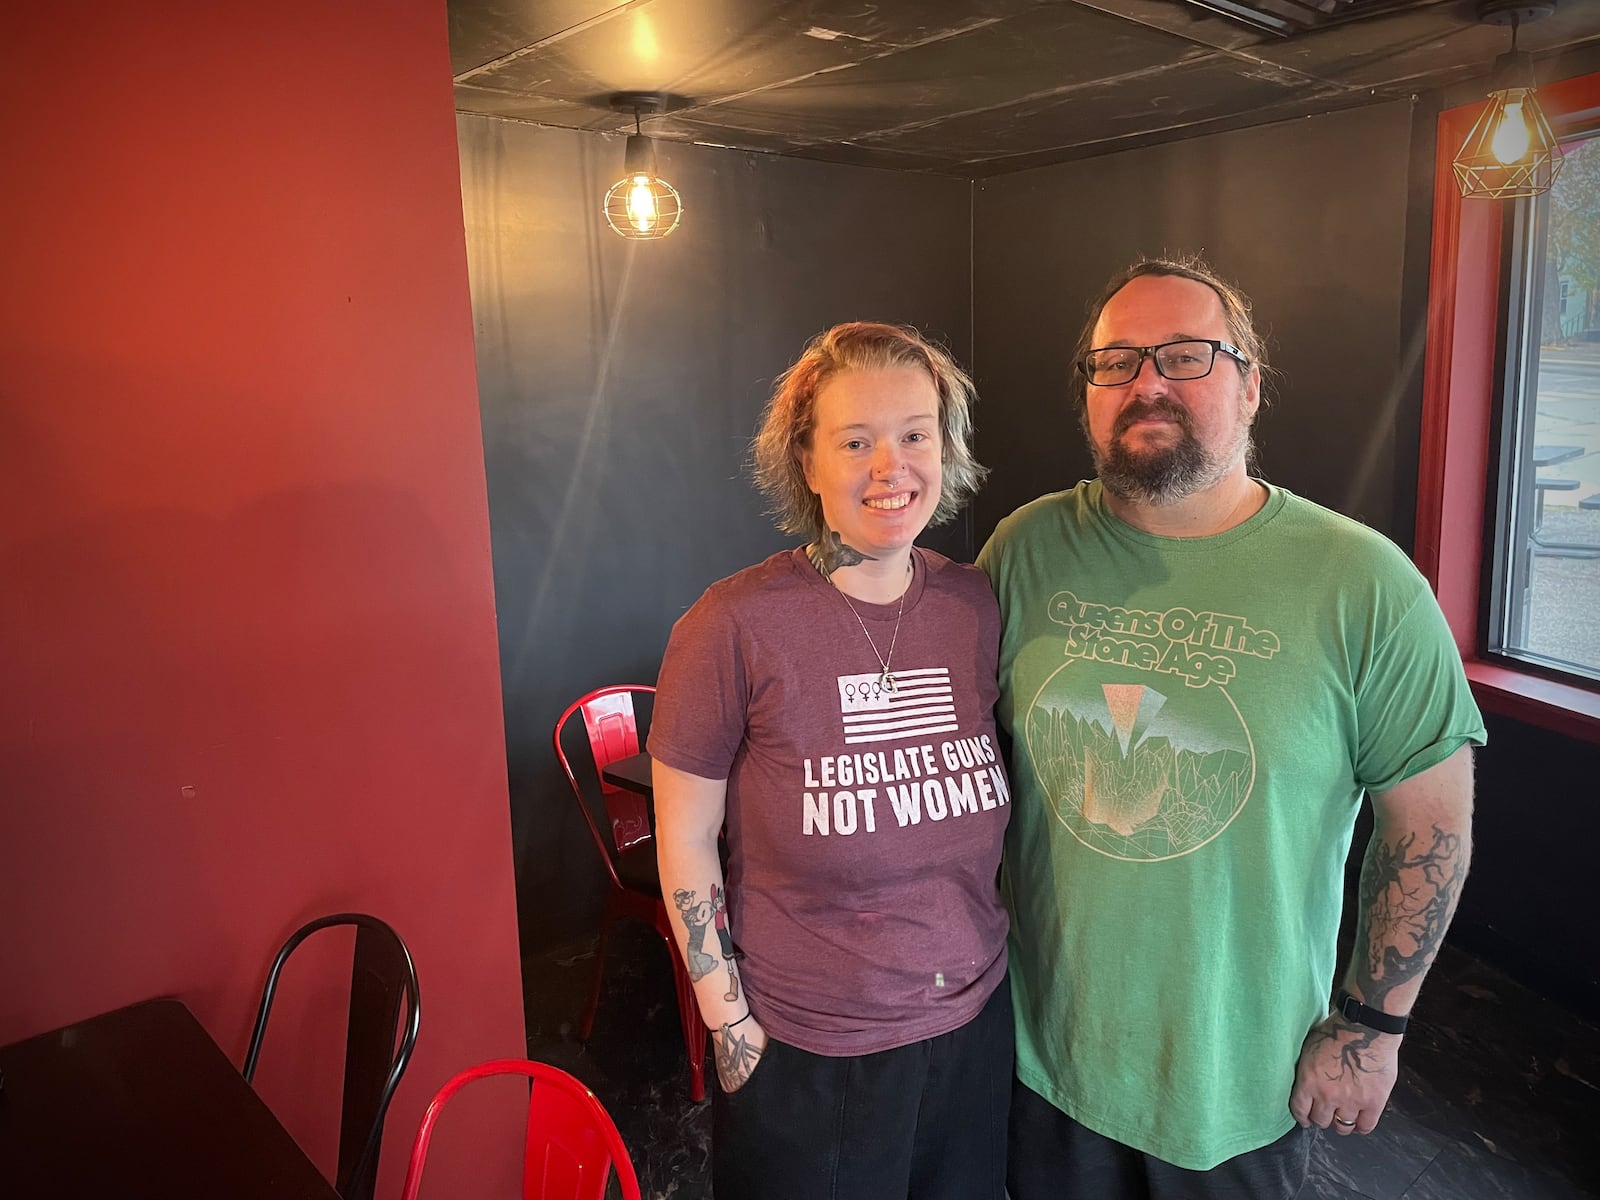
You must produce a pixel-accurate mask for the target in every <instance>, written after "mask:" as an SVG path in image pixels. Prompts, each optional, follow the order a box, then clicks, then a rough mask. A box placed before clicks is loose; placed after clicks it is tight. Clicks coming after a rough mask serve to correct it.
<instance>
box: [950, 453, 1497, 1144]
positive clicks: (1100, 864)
mask: <svg viewBox="0 0 1600 1200" xmlns="http://www.w3.org/2000/svg"><path fill="white" fill-rule="evenodd" d="M1268 490H1269V493H1270V495H1269V498H1268V500H1267V503H1266V505H1265V507H1264V508H1263V509H1262V510H1261V511H1260V512H1259V513H1257V514H1256V515H1255V516H1254V517H1252V518H1250V519H1249V520H1248V521H1246V522H1245V523H1244V524H1242V525H1239V526H1237V527H1235V528H1233V529H1230V530H1228V531H1227V532H1225V533H1221V534H1217V535H1216V536H1214V537H1204V538H1165V537H1155V536H1152V535H1150V534H1146V533H1143V532H1140V531H1139V530H1137V529H1134V528H1133V527H1131V526H1129V525H1127V524H1126V523H1125V522H1123V521H1121V520H1119V519H1118V518H1117V517H1115V516H1114V515H1112V513H1111V512H1110V510H1109V509H1108V508H1107V507H1106V505H1105V503H1104V499H1103V496H1102V493H1101V489H1100V484H1099V482H1098V481H1094V482H1091V483H1081V484H1079V485H1078V486H1077V487H1076V488H1075V489H1073V490H1072V491H1069V492H1061V493H1057V494H1055V495H1051V496H1045V497H1042V498H1041V499H1039V500H1036V501H1034V502H1033V503H1031V504H1028V505H1024V506H1023V507H1022V508H1020V509H1018V510H1017V511H1016V512H1015V513H1013V514H1012V515H1011V516H1009V517H1007V518H1006V519H1005V520H1004V521H1002V522H1001V523H1000V525H999V527H998V528H997V529H996V530H995V533H994V536H993V537H992V538H991V539H990V540H989V544H988V545H987V546H985V547H984V549H983V552H982V554H980V555H979V557H978V565H979V566H980V567H982V568H983V569H984V570H985V571H986V572H988V574H989V578H990V580H991V582H992V583H993V584H994V588H995V592H996V593H997V594H998V596H999V598H1000V607H1001V611H1002V613H1003V615H1004V618H1005V632H1004V635H1003V639H1002V642H1001V649H1000V709H999V723H1000V726H1001V728H1002V729H1003V730H1004V732H1005V733H1006V734H1008V735H1009V736H1010V739H1011V743H1012V789H1013V804H1014V807H1013V810H1012V817H1011V827H1010V830H1009V832H1008V834H1007V836H1006V851H1005V866H1004V873H1003V874H1004V877H1003V891H1004V893H1005V897H1006V902H1007V904H1008V906H1009V908H1010V910H1011V921H1012V933H1011V937H1012V944H1011V977H1012V984H1013V989H1014V996H1015V1001H1016V1013H1017V1075H1018V1077H1019V1078H1020V1079H1021V1080H1022V1082H1023V1083H1024V1084H1026V1085H1027V1086H1028V1087H1030V1088H1032V1089H1033V1090H1034V1091H1035V1092H1037V1093H1039V1094H1040V1095H1041V1096H1043V1097H1045V1098H1046V1099H1047V1100H1049V1101H1050V1102H1051V1103H1052V1104H1054V1105H1055V1106H1056V1107H1057V1108H1060V1109H1061V1110H1062V1111H1064V1112H1066V1113H1067V1114H1068V1115H1070V1116H1071V1117H1073V1118H1074V1119H1075V1120H1077V1121H1079V1122H1081V1123H1082V1124H1084V1125H1086V1126H1088V1127H1089V1128H1090V1129H1093V1130H1095V1131H1096V1132H1098V1133H1100V1134H1102V1135H1104V1136H1106V1137H1110V1138H1113V1139H1115V1140H1117V1141H1119V1142H1122V1143H1124V1144H1127V1145H1130V1146H1133V1147H1135V1148H1137V1149H1139V1150H1142V1151H1144V1152H1146V1153H1148V1154H1152V1155H1154V1156H1156V1157H1157V1158H1160V1159H1163V1160H1165V1161H1167V1162H1170V1163H1174V1164H1176V1165H1178V1166H1181V1167H1185V1168H1188V1169H1191V1170H1207V1169H1209V1168H1211V1167H1213V1166H1215V1165H1216V1164H1217V1163H1219V1162H1222V1161H1223V1160H1225V1159H1228V1158H1231V1157H1233V1156H1234V1155H1236V1154H1241V1153H1243V1152H1245V1151H1248V1150H1253V1149H1256V1148H1258V1147H1260V1146H1264V1145H1266V1144H1267V1143H1269V1142H1271V1141H1273V1140H1275V1139H1276V1138H1278V1137H1280V1136H1282V1135H1283V1134H1284V1133H1285V1132H1287V1131H1288V1129H1289V1128H1290V1126H1291V1125H1292V1124H1293V1118H1292V1117H1291V1116H1290V1114H1289V1092H1290V1090H1291V1088H1292V1087H1293V1086H1294V1068H1295V1063H1296V1060H1297V1059H1298V1056H1299V1053H1300V1047H1301V1044H1302V1042H1303V1041H1304V1039H1305V1035H1306V1033H1307V1031H1308V1030H1309V1029H1310V1028H1311V1027H1312V1026H1313V1025H1314V1024H1316V1023H1317V1022H1318V1021H1320V1020H1322V1018H1323V1017H1325V1016H1326V1015H1327V1013H1328V997H1329V994H1330V992H1331V990H1332V985H1333V975H1334V968H1335V964H1334V957H1335V939H1336V937H1337V933H1338V926H1339V912H1340V905H1341V897H1342V881H1343V866H1344V862H1345V858H1346V855H1347V853H1348V851H1349V848H1350V837H1351V830H1352V826H1353V824H1354V821H1355V817H1356V813H1357V811H1358V808H1359V806H1360V802H1361V796H1362V792H1363V791H1364V790H1371V791H1383V790H1385V789H1387V788H1390V787H1393V786H1394V785H1395V784H1397V783H1399V782H1401V781H1402V780H1404V779H1406V778H1408V777H1410V776H1412V775H1415V774H1417V773H1418V772H1420V771H1423V770H1426V769H1427V768H1428V767H1431V766H1434V765H1436V764H1437V763H1439V762H1442V761H1443V760H1444V759H1445V758H1447V757H1449V756H1450V755H1451V754H1452V753H1453V752H1454V751H1455V750H1456V749H1458V748H1459V747H1460V746H1461V745H1462V744H1463V743H1465V742H1475V743H1478V744H1482V742H1483V741H1484V732H1483V721H1482V718H1481V717H1480V716H1479V714H1478V710H1477V708H1476V706H1475V705H1474V704H1473V701H1472V696H1471V693H1470V692H1469V690H1468V687H1467V682H1466V677H1465V675H1464V673H1463V672H1462V669H1461V660H1460V656H1459V654H1458V653H1457V651H1456V648H1455V645H1454V643H1453V642H1452V640H1451V637H1450V631H1449V629H1448V627H1447V626H1446V625H1445V622H1444V617H1443V616H1442V614H1441V613H1440V612H1439V607H1438V605H1437V603H1435V601H1434V598H1433V595H1432V593H1431V592H1430V591H1429V590H1428V585H1427V582H1426V581H1425V580H1424V579H1423V578H1422V576H1421V575H1420V574H1418V572H1417V571H1416V569H1415V568H1414V567H1413V566H1412V565H1411V563H1410V562H1409V561H1408V560H1407V559H1406V558H1405V556H1404V555H1403V554H1401V552H1400V551H1399V550H1398V549H1397V548H1396V547H1395V546H1394V545H1393V544H1392V543H1391V542H1389V541H1388V540H1387V539H1385V538H1383V537H1382V536H1380V535H1379V534H1377V533H1374V532H1373V531H1371V530H1369V529H1367V528H1366V527H1365V526H1362V525H1359V524H1357V523H1356V522H1354V521H1351V520H1348V519H1346V518H1345V517H1342V516H1339V515H1338V514H1337V513H1334V512H1330V511H1329V510H1327V509H1324V508H1321V507H1319V506H1318V505H1315V504H1312V503H1311V502H1310V501H1307V500H1303V499H1300V498H1299V497H1297V496H1294V495H1291V494H1290V493H1288V492H1286V491H1284V490H1283V489H1281V488H1274V487H1270V486H1269V487H1268Z"/></svg>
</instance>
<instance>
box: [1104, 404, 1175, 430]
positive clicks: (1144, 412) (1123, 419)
mask: <svg viewBox="0 0 1600 1200" xmlns="http://www.w3.org/2000/svg"><path fill="white" fill-rule="evenodd" d="M1148 417H1165V418H1166V419H1167V420H1169V421H1172V422H1174V423H1175V424H1176V425H1177V426H1178V428H1179V429H1181V430H1183V431H1184V432H1185V433H1188V432H1189V410H1188V409H1186V408H1183V407H1181V406H1179V405H1177V404H1174V403H1173V402H1172V401H1171V400H1166V399H1160V400H1134V401H1131V402H1130V403H1129V404H1128V407H1126V408H1124V409H1123V410H1122V411H1121V412H1119V413H1118V414H1117V419H1116V420H1115V421H1114V422H1112V424H1111V436H1112V437H1120V436H1122V435H1123V434H1124V433H1127V432H1128V430H1129V429H1130V428H1131V427H1132V426H1133V424H1134V422H1135V421H1143V420H1145V419H1146V418H1148Z"/></svg>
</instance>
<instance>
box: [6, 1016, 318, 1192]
mask: <svg viewBox="0 0 1600 1200" xmlns="http://www.w3.org/2000/svg"><path fill="white" fill-rule="evenodd" d="M0 1072H4V1082H3V1086H0V1196H3V1197H4V1198H5V1200H79V1198H80V1197H81V1198H82V1200H90V1198H91V1197H92V1198H93V1200H107V1198H108V1197H116V1198H117V1200H145V1198H148V1200H189V1198H190V1197H193V1198H194V1200H201V1198H202V1197H203V1198H204V1200H224V1198H226V1200H339V1197H338V1193H336V1192H335V1191H334V1190H333V1185H332V1184H330V1183H329V1182H328V1181H327V1180H326V1179H324V1178H323V1177H322V1175H321V1174H320V1173H319V1172H318V1171H317V1169H316V1168H315V1167H314V1166H312V1165H311V1161H310V1159H308V1158H306V1156H305V1154H304V1153H303V1152H302V1151H301V1150H300V1147H299V1146H298V1145H296V1144H295V1141H294V1139H293V1138H291V1137H290V1136H289V1134H288V1132H287V1131H286V1130H285V1129H284V1128H283V1126H282V1125H280V1124H278V1120H277V1118H276V1117H274V1116H273V1115H272V1110H271V1109H269V1108H268V1107H267V1106H266V1104H264V1103H263V1102H262V1100H261V1098H260V1097H258V1096H257V1095H256V1093H255V1091H254V1090H253V1089H252V1088H251V1087H250V1085H249V1084H247V1083H246V1082H245V1081H244V1079H243V1077H242V1076H241V1075H240V1074H239V1072H238V1070H237V1069H236V1068H235V1067H234V1065H233V1064H232V1063H231V1062H229V1061H228V1057H227V1055H225V1054H223V1052H222V1050H221V1048H220V1047H218V1046H217V1044H216V1043H215V1042H213V1041H212V1040H211V1037H210V1035H208V1034H207V1033H206V1031H205V1029H204V1028H203V1027H202V1026H201V1024H200V1022H199V1021H197V1020H195V1018H194V1014H193V1013H191V1012H190V1011H189V1010H188V1009H187V1008H185V1007H184V1005H183V1004H182V1003H181V1002H179V1001H177V1000H147V1001H145V1002H144V1003H142V1004H134V1005H130V1006H129V1007H127V1008H119V1009H117V1010H116V1011H115V1012H109V1013H105V1014H104V1015H102V1016H98V1017H92V1018H90V1019H89V1020H87V1021H81V1022H79V1023H78V1024H76V1025H69V1026H67V1027H66V1028H64V1029H58V1030H55V1031H54V1032H52V1033H42V1034H40V1035H38V1036H37V1037H32V1038H29V1039H28V1040H27V1041H23V1042H17V1043H15V1044H13V1045H10V1046H6V1047H3V1048H0Z"/></svg>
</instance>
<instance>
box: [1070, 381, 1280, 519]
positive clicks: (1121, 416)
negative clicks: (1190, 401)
mask: <svg viewBox="0 0 1600 1200" xmlns="http://www.w3.org/2000/svg"><path fill="white" fill-rule="evenodd" d="M1150 416H1159V417H1164V418H1166V419H1167V420H1169V421H1172V422H1173V423H1174V424H1175V425H1176V426H1177V427H1178V440H1177V441H1175V442H1174V443H1173V444H1172V445H1170V446H1167V447H1164V448H1162V449H1151V450H1144V451H1137V452H1136V451H1133V450H1130V449H1129V448H1128V445H1127V443H1126V442H1124V441H1123V440H1122V435H1123V434H1124V433H1126V432H1127V431H1128V429H1129V428H1131V427H1132V426H1133V425H1134V423H1135V422H1137V421H1141V420H1143V419H1145V418H1146V417H1150ZM1078 423H1079V424H1080V425H1081V426H1082V427H1083V436H1084V439H1085V440H1086V441H1087V442H1088V443H1089V453H1090V454H1091V455H1092V456H1093V457H1094V468H1095V471H1096V473H1097V474H1098V475H1099V476H1100V484H1101V486H1102V487H1104V488H1105V489H1106V491H1108V492H1110V493H1111V494H1112V495H1113V496H1116V497H1117V498H1118V499H1121V500H1129V501H1137V502H1139V503H1143V504H1156V505H1165V504H1176V503H1177V502H1178V501H1180V500H1186V499H1188V498H1189V497H1190V496H1193V495H1195V494H1196V493H1198V492H1203V491H1205V490H1206V489H1207V488H1209V487H1211V486H1213V485H1214V484H1216V483H1218V482H1220V481H1221V480H1222V478H1223V477H1224V476H1226V475H1227V474H1228V472H1229V471H1231V470H1233V468H1234V466H1235V464H1237V463H1238V462H1239V461H1240V459H1241V458H1243V459H1245V460H1246V461H1248V459H1249V458H1250V450H1251V446H1250V426H1249V423H1248V421H1247V420H1246V418H1245V414H1244V413H1243V411H1242V402H1241V412H1240V422H1239V429H1238V433H1237V436H1236V437H1235V438H1234V441H1233V444H1232V445H1229V446H1227V447H1226V448H1225V449H1224V451H1223V453H1221V454H1212V453H1210V452H1208V451H1207V450H1206V448H1205V446H1204V445H1202V444H1201V442H1200V439H1199V438H1197V437H1195V435H1194V423H1193V421H1192V420H1191V419H1190V417H1189V410H1188V409H1186V408H1183V407H1181V406H1180V405H1177V404H1174V403H1173V402H1172V401H1170V400H1167V399H1158V400H1155V401H1143V400H1136V401H1133V402H1132V403H1130V404H1129V405H1128V406H1127V407H1126V408H1124V409H1123V410H1122V411H1121V412H1120V413H1118V414H1117V419H1116V421H1115V422H1114V423H1113V424H1112V426H1111V437H1110V438H1109V439H1108V443H1109V449H1107V450H1104V451H1102V450H1101V448H1100V447H1099V446H1098V445H1096V444H1095V440H1094V435H1093V434H1091V433H1090V432H1089V408H1088V405H1083V406H1081V407H1080V408H1079V411H1078Z"/></svg>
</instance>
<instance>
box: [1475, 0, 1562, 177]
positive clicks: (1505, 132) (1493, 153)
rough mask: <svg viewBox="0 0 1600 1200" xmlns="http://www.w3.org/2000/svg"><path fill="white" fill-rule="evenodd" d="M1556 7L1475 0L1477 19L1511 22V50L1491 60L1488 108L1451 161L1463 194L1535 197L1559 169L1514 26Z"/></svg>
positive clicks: (1551, 0)
mask: <svg viewBox="0 0 1600 1200" xmlns="http://www.w3.org/2000/svg"><path fill="white" fill-rule="evenodd" d="M1555 10H1556V6H1555V0H1478V20H1479V21H1482V22H1483V23H1484V24H1486V25H1509V26H1511V50H1510V51H1509V52H1508V53H1506V54H1502V55H1501V56H1500V57H1499V58H1497V59H1495V64H1494V75H1493V84H1494V90H1493V91H1491V92H1490V93H1489V106H1488V107H1487V108H1486V109H1484V111H1483V115H1482V116H1481V117H1479V118H1478V122H1477V124H1476V125H1474V126H1473V127H1472V132H1471V133H1469V134H1467V140H1466V141H1465V142H1464V143H1463V144H1462V146H1461V149H1460V150H1458V151H1457V152H1456V157H1455V161H1454V162H1453V163H1452V166H1453V167H1454V168H1455V173H1456V184H1457V186H1458V187H1460V189H1461V194H1462V196H1463V197H1469V198H1470V197H1481V198H1484V199H1489V200H1500V199H1505V198H1509V197H1512V196H1537V195H1540V194H1541V193H1544V192H1548V191H1549V190H1550V185H1551V184H1553V183H1555V181H1556V176H1557V175H1559V174H1560V173H1561V147H1560V146H1559V145H1558V144H1557V143H1556V138H1555V134H1554V133H1552V132H1551V131H1550V122H1549V121H1547V120H1545V115H1544V110H1543V109H1541V108H1540V107H1539V100H1538V98H1537V97H1536V96H1535V95H1534V79H1533V55H1531V54H1529V53H1528V52H1527V51H1525V50H1522V51H1519V50H1518V49H1517V29H1518V27H1519V26H1522V25H1525V24H1527V23H1528V22H1529V21H1537V20H1539V19H1540V18H1542V17H1548V16H1549V15H1550V14H1551V13H1553V12H1555Z"/></svg>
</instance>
